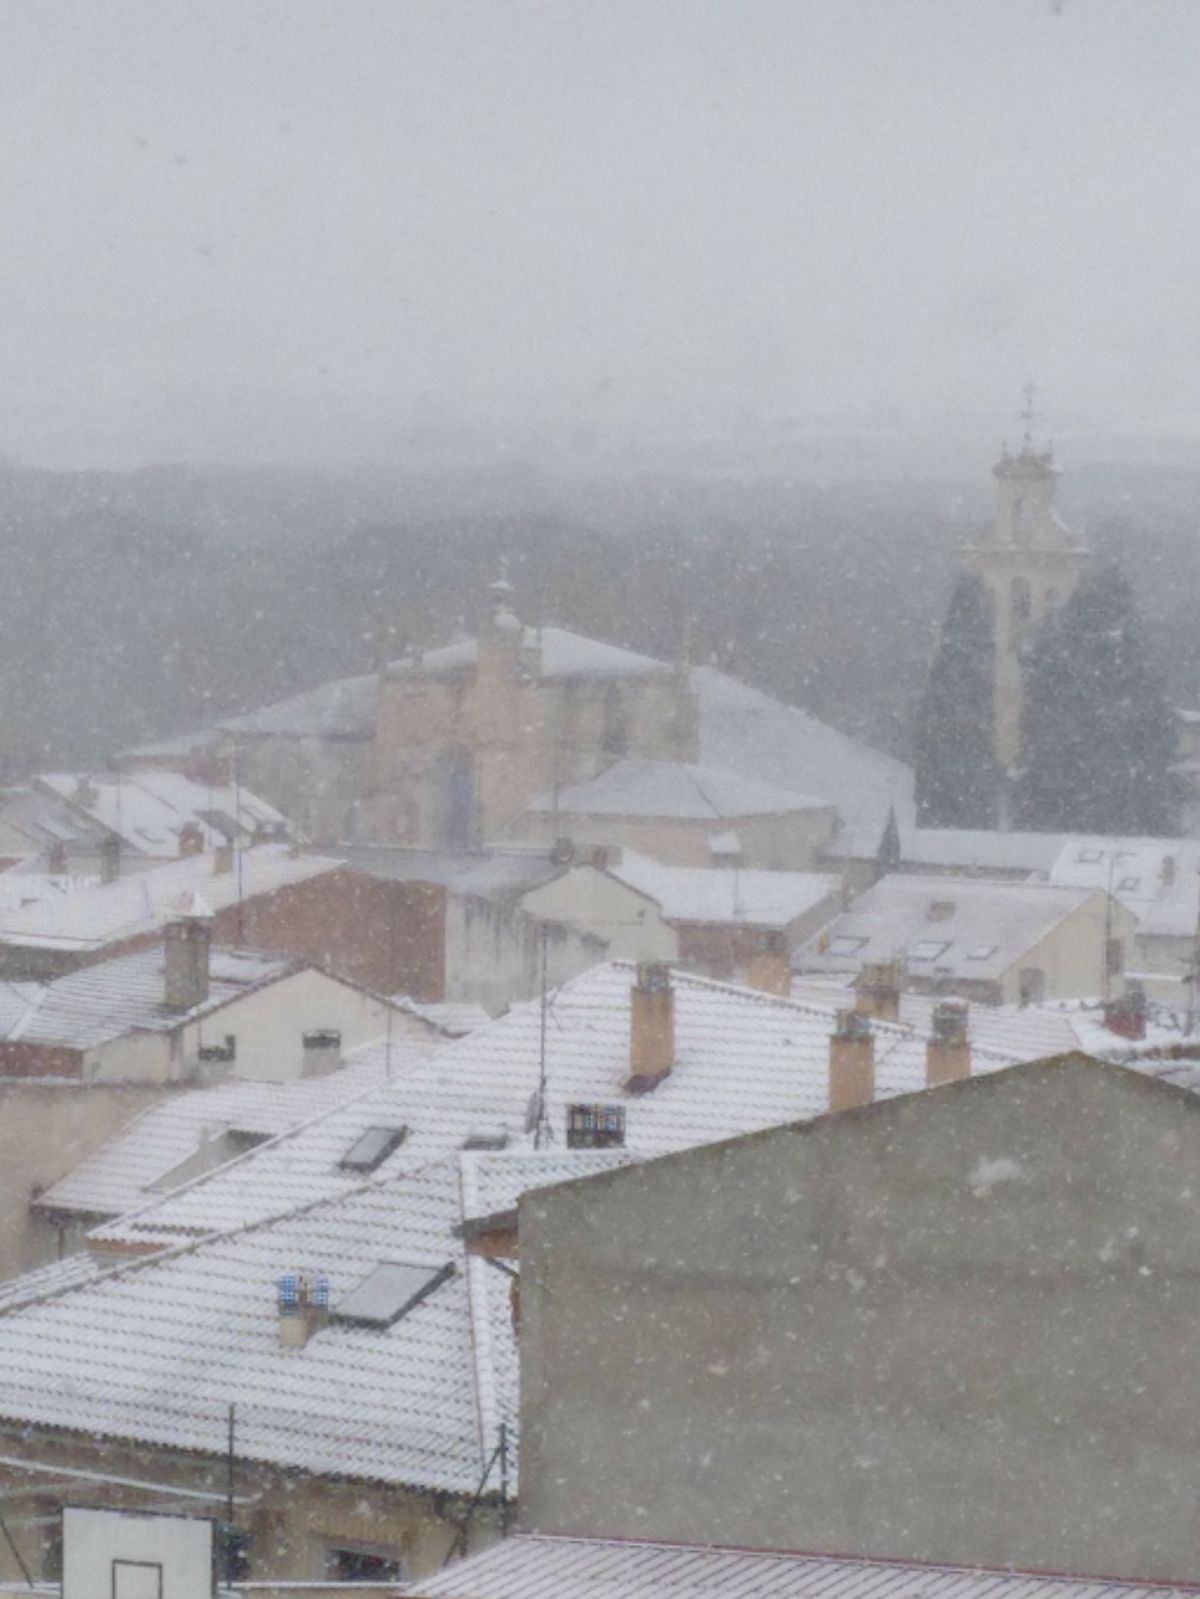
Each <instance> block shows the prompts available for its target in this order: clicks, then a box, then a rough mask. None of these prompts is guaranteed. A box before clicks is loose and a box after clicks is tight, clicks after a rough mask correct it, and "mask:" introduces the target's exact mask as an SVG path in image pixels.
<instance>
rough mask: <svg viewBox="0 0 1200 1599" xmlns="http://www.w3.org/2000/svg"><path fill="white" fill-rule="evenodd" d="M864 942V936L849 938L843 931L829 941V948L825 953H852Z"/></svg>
mask: <svg viewBox="0 0 1200 1599" xmlns="http://www.w3.org/2000/svg"><path fill="white" fill-rule="evenodd" d="M866 942H867V941H866V939H865V938H849V937H847V936H846V935H845V934H844V933H843V934H842V935H841V936H839V937H838V938H835V939H832V940H831V941H830V944H829V948H828V949H827V950H826V951H825V953H826V954H827V955H854V954H857V952H858V951H859V950H860V949H862V947H863V945H864V944H865V943H866Z"/></svg>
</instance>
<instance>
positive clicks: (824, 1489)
mask: <svg viewBox="0 0 1200 1599" xmlns="http://www.w3.org/2000/svg"><path fill="white" fill-rule="evenodd" d="M1198 1171H1200V1100H1197V1098H1196V1097H1194V1096H1192V1095H1190V1094H1188V1093H1187V1092H1186V1091H1184V1090H1181V1089H1175V1088H1172V1087H1169V1086H1167V1085H1164V1084H1161V1083H1158V1082H1155V1081H1153V1080H1151V1079H1149V1078H1146V1077H1142V1076H1138V1075H1136V1074H1134V1073H1132V1072H1129V1071H1127V1070H1125V1069H1123V1068H1121V1067H1116V1066H1103V1065H1100V1064H1098V1063H1095V1062H1091V1061H1087V1060H1085V1059H1084V1058H1082V1057H1078V1056H1076V1057H1070V1058H1066V1059H1062V1060H1059V1061H1055V1062H1048V1063H1047V1062H1040V1063H1034V1064H1031V1065H1028V1066H1018V1067H1015V1068H1012V1069H1010V1070H1008V1071H1005V1072H1000V1073H996V1074H994V1075H989V1076H985V1077H981V1078H974V1079H971V1080H969V1081H967V1082H965V1083H960V1084H954V1085H951V1086H949V1087H945V1088H940V1089H935V1090H932V1091H927V1092H925V1093H921V1094H916V1095H912V1096H909V1097H907V1098H903V1099H897V1100H892V1101H889V1102H886V1103H884V1104H880V1105H875V1106H872V1107H868V1108H867V1109H865V1110H860V1111H850V1112H846V1113H843V1114H842V1115H840V1116H826V1117H823V1118H820V1119H818V1120H817V1121H815V1122H813V1123H810V1124H807V1125H800V1126H795V1127H785V1128H780V1129H773V1130H771V1131H770V1132H767V1133H764V1134H759V1135H756V1136H752V1137H749V1138H743V1139H740V1140H735V1141H732V1142H730V1143H726V1144H722V1145H715V1146H709V1147H706V1148H702V1149H699V1150H694V1151H690V1152H688V1153H685V1154H682V1155H678V1156H671V1157H667V1158H665V1159H661V1160H658V1161H654V1162H650V1163H647V1164H645V1165H642V1166H635V1167H632V1168H628V1169H626V1170H624V1171H621V1172H618V1173H613V1174H605V1175H603V1176H600V1177H596V1178H593V1179H589V1180H586V1181H583V1182H578V1183H574V1184H570V1185H567V1186H563V1187H559V1188H556V1189H549V1190H544V1191H541V1192H539V1193H534V1194H531V1195H528V1196H526V1197H525V1198H524V1199H522V1201H521V1207H520V1211H521V1215H520V1230H521V1253H522V1263H523V1264H522V1303H523V1321H522V1335H521V1363H522V1409H523V1415H522V1423H523V1426H522V1458H521V1509H522V1521H523V1524H524V1525H525V1526H526V1527H529V1528H532V1529H534V1530H537V1531H548V1532H551V1531H552V1532H565V1533H585V1534H612V1535H616V1536H638V1537H645V1538H664V1539H682V1540H688V1541H691V1540H695V1541H698V1542H702V1543H706V1542H715V1543H731V1544H739V1545H749V1546H753V1547H767V1548H788V1549H803V1550H822V1551H828V1552H835V1553H845V1554H864V1555H876V1556H891V1557H902V1558H909V1559H916V1560H930V1561H947V1562H962V1563H965V1564H974V1563H977V1562H978V1563H980V1564H983V1565H989V1566H1001V1567H1003V1566H1007V1565H1010V1564H1011V1565H1016V1566H1019V1567H1024V1568H1026V1569H1043V1570H1053V1571H1065V1572H1081V1573H1088V1574H1111V1575H1115V1576H1124V1577H1130V1578H1132V1577H1142V1578H1151V1577H1154V1578H1162V1579H1175V1580H1183V1581H1191V1580H1194V1578H1195V1576H1196V1573H1197V1570H1200V1517H1198V1516H1197V1488H1196V1484H1197V1481H1198V1480H1200V1363H1198V1362H1197V1361H1196V1360H1194V1359H1193V1356H1192V1349H1193V1342H1194V1338H1195V1329H1196V1327H1197V1326H1198V1325H1200V1182H1198V1181H1197V1175H1196V1174H1197V1172H1198Z"/></svg>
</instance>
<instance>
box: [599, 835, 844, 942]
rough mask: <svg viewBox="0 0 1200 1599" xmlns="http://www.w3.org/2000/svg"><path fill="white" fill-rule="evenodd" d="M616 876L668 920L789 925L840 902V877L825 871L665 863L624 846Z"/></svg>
mask: <svg viewBox="0 0 1200 1599" xmlns="http://www.w3.org/2000/svg"><path fill="white" fill-rule="evenodd" d="M609 871H610V872H611V873H612V875H613V876H614V877H618V878H620V880H621V881H622V882H623V883H628V884H629V886H630V887H631V888H636V889H637V890H638V891H639V892H640V893H643V894H648V895H649V896H650V898H651V899H653V900H654V901H655V902H656V903H657V904H658V906H659V907H660V909H661V910H662V913H663V915H664V916H665V917H666V918H667V920H668V921H674V922H743V923H746V924H747V925H749V926H753V927H773V928H783V927H787V926H788V924H789V923H790V922H793V921H795V919H796V918H797V917H798V916H803V915H804V914H805V913H806V912H808V911H811V910H814V909H815V908H816V907H817V906H819V905H820V904H821V903H822V902H823V901H825V900H833V901H834V903H835V905H837V904H839V903H840V900H839V898H838V896H839V895H840V892H841V879H840V878H839V877H834V876H831V875H829V874H828V873H824V872H773V871H763V870H758V869H747V868H741V867H726V866H664V865H662V864H661V863H660V862H658V861H656V860H652V859H651V858H650V856H648V855H642V854H640V853H639V852H638V851H636V850H631V849H627V850H624V851H622V854H621V859H620V861H619V862H618V863H617V864H615V865H613V866H611V867H609Z"/></svg>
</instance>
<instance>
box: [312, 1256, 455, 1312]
mask: <svg viewBox="0 0 1200 1599" xmlns="http://www.w3.org/2000/svg"><path fill="white" fill-rule="evenodd" d="M453 1276H454V1262H453V1261H452V1260H448V1261H446V1263H445V1265H442V1266H430V1265H428V1264H425V1265H419V1264H416V1263H414V1262H412V1261H406V1260H381V1261H380V1262H379V1264H378V1266H376V1267H375V1268H374V1269H373V1270H372V1271H369V1272H368V1273H367V1275H366V1276H365V1277H364V1278H363V1280H362V1281H361V1282H360V1283H356V1284H355V1286H354V1287H353V1288H352V1289H351V1290H350V1292H349V1293H348V1294H343V1295H342V1297H341V1299H340V1300H339V1301H338V1302H337V1304H336V1305H335V1306H334V1307H333V1311H332V1319H333V1320H334V1321H348V1322H354V1323H356V1324H357V1325H359V1326H363V1327H393V1326H395V1324H396V1322H398V1321H399V1320H400V1318H401V1317H402V1316H407V1315H408V1313H409V1311H410V1310H414V1309H415V1308H416V1307H417V1306H418V1305H419V1304H420V1303H421V1301H422V1300H423V1299H427V1298H428V1297H429V1295H430V1294H432V1293H434V1292H435V1291H436V1290H437V1289H439V1288H440V1287H441V1286H442V1284H443V1283H444V1282H446V1281H447V1280H448V1279H449V1278H451V1277H453Z"/></svg>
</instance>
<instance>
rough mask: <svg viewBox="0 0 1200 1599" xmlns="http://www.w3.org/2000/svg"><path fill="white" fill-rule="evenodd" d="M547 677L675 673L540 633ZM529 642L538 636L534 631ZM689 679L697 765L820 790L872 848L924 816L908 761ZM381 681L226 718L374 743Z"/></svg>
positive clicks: (761, 701) (450, 659) (712, 678)
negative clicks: (890, 830)
mask: <svg viewBox="0 0 1200 1599" xmlns="http://www.w3.org/2000/svg"><path fill="white" fill-rule="evenodd" d="M541 641H542V667H541V671H542V675H543V676H544V677H548V678H555V677H583V676H589V675H598V676H606V675H607V676H614V675H626V676H627V675H643V674H645V673H649V672H652V671H667V670H670V668H669V667H668V666H667V664H666V663H665V662H662V661H656V660H653V659H652V658H651V657H649V656H645V655H638V654H637V653H635V652H634V651H632V650H623V649H620V648H618V647H617V646H615V645H611V644H605V643H603V642H602V641H600V640H598V639H589V638H585V637H584V636H583V635H581V634H578V633H572V632H570V631H569V630H567V629H565V628H552V627H547V628H544V629H542V631H541ZM526 642H527V643H532V642H534V635H533V630H527V634H526ZM476 654H477V645H476V643H475V641H474V640H465V641H462V642H460V643H457V644H451V645H448V646H446V648H445V649H443V650H431V651H429V652H427V653H426V654H425V655H424V656H423V657H422V658H421V662H420V664H419V665H418V664H417V663H416V662H415V661H410V660H406V661H398V662H395V663H394V664H393V666H391V667H389V668H388V670H389V673H392V672H394V673H397V674H399V675H407V674H409V673H411V672H415V671H421V670H425V671H434V672H438V671H458V670H463V669H465V668H467V667H469V666H470V665H471V664H472V663H473V662H474V660H475V658H476ZM689 679H690V682H691V686H692V689H693V691H694V692H695V694H696V697H697V704H698V709H699V735H700V750H699V763H700V764H701V765H703V766H712V767H717V768H719V769H722V770H724V771H727V772H730V773H734V772H736V773H739V774H741V775H742V776H744V777H745V778H748V779H750V778H752V779H755V780H757V781H759V782H762V783H767V784H770V785H773V786H774V787H776V788H777V789H782V790H786V791H787V792H789V793H791V794H817V795H820V796H822V797H823V798H824V799H825V800H826V801H827V802H829V803H832V804H834V805H836V806H837V808H838V811H839V813H840V815H841V818H842V823H843V826H844V827H845V828H846V829H847V830H848V831H849V832H852V833H861V835H862V836H863V837H864V838H869V840H870V851H871V853H873V852H874V849H875V847H876V845H877V844H878V842H879V838H880V835H881V834H882V832H883V827H884V824H885V822H886V821H887V816H888V811H889V809H890V808H893V807H894V809H895V812H896V817H897V820H898V822H899V824H900V826H901V827H902V828H903V827H911V826H912V825H913V823H914V822H915V819H916V813H915V806H914V801H913V783H914V778H913V772H912V768H911V767H909V766H906V765H905V763H904V762H903V761H900V760H898V759H896V757H894V756H891V755H886V754H884V753H883V752H882V751H880V750H876V749H873V748H872V747H871V746H870V745H869V744H864V743H862V742H861V740H859V739H856V738H852V737H850V735H849V734H846V733H843V732H841V731H840V730H839V729H837V728H835V727H831V726H830V725H829V724H828V723H827V722H822V721H820V720H819V719H818V718H817V717H815V716H812V715H810V714H809V713H808V712H807V711H804V710H801V709H800V708H799V707H797V706H792V705H786V704H784V703H783V702H782V701H781V700H777V699H773V698H772V697H771V696H770V695H769V694H765V693H763V692H762V691H761V690H758V689H754V688H750V687H749V686H748V685H746V684H744V683H739V682H737V681H736V679H734V678H732V677H727V676H726V675H725V674H724V673H722V672H718V671H715V670H714V669H713V668H711V667H703V666H702V667H693V668H691V669H690V672H689ZM378 693H379V679H378V677H377V676H376V675H375V674H373V673H372V674H368V675H365V676H362V677H353V678H342V679H340V680H338V681H336V682H332V683H325V684H322V685H321V686H320V687H318V688H314V689H310V690H308V691H307V692H306V693H303V694H299V695H296V696H294V697H292V698H291V699H287V700H282V701H279V702H277V703H276V704H274V705H269V706H266V707H264V708H263V709H261V710H258V711H253V712H250V713H249V714H248V715H246V716H240V717H233V718H230V719H227V720H226V721H225V722H223V723H222V724H221V727H222V729H223V730H228V731H230V732H233V733H245V734H250V735H261V736H275V737H290V738H316V739H323V738H328V739H341V738H346V739H370V738H371V737H372V736H373V735H374V730H375V714H376V707H377V703H378Z"/></svg>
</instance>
